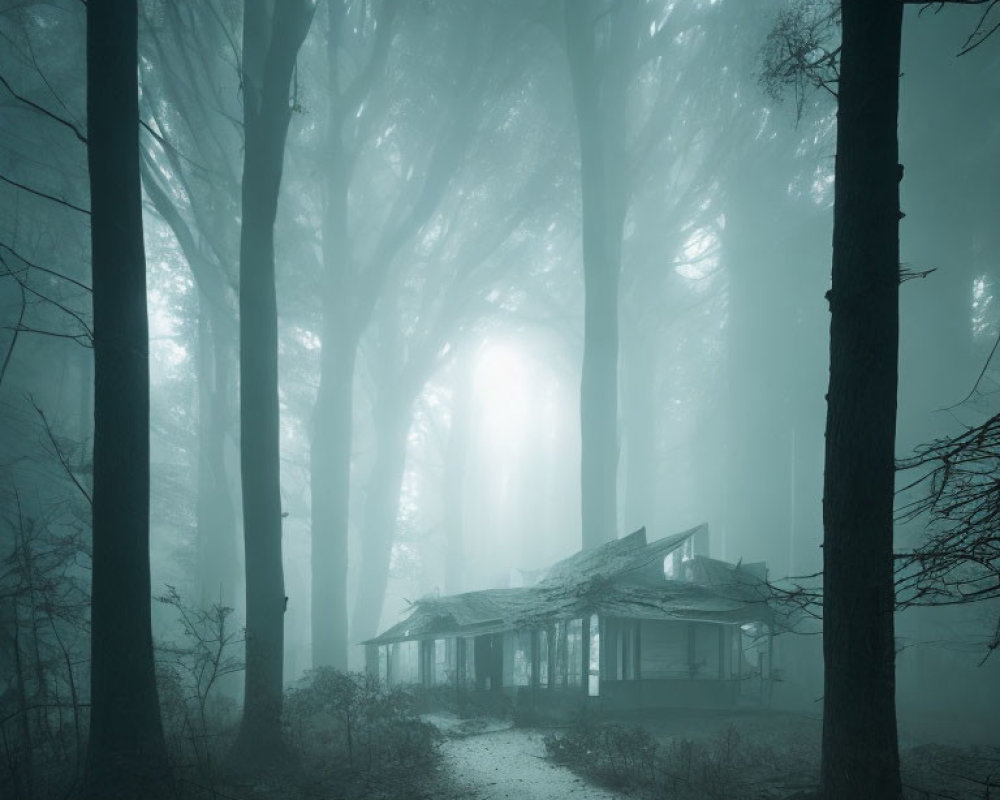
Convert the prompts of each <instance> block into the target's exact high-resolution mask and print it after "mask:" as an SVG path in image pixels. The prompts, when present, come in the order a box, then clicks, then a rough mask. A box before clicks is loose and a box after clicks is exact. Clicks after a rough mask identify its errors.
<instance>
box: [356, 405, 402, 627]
mask: <svg viewBox="0 0 1000 800" xmlns="http://www.w3.org/2000/svg"><path fill="white" fill-rule="evenodd" d="M400 394H402V395H405V397H406V398H407V399H406V400H403V399H401V398H400V397H399V396H396V397H391V396H387V395H391V390H388V391H387V390H384V389H383V390H382V391H380V397H379V400H378V402H377V405H376V409H375V430H376V438H377V451H376V454H375V465H374V467H373V468H372V474H371V476H370V477H369V479H368V489H367V494H366V497H365V506H364V517H363V525H364V527H363V528H362V533H361V574H360V578H359V581H358V595H357V601H356V602H355V605H354V615H353V620H352V621H353V626H352V629H351V630H352V634H353V636H354V640H355V641H359V642H360V641H363V640H365V639H368V638H371V637H372V636H375V634H376V633H378V630H377V629H378V624H379V621H380V620H381V618H382V606H383V604H384V602H385V589H386V586H387V585H388V581H389V564H390V561H391V558H392V543H393V540H394V538H395V533H396V519H397V517H398V516H399V496H400V492H401V490H402V486H403V472H404V470H405V468H406V451H407V443H408V442H407V435H408V434H409V430H410V423H411V421H412V411H411V406H412V399H411V393H409V392H400Z"/></svg>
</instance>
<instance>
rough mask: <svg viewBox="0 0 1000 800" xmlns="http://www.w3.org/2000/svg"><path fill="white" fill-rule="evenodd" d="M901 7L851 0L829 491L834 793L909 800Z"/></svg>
mask: <svg viewBox="0 0 1000 800" xmlns="http://www.w3.org/2000/svg"><path fill="white" fill-rule="evenodd" d="M901 23H902V4H901V3H899V2H898V0H877V1H876V0H845V1H844V3H843V51H842V60H841V73H840V84H839V110H838V127H837V165H836V188H835V199H834V233H833V284H832V289H831V291H830V294H829V299H830V310H831V313H832V320H831V326H830V390H829V395H828V397H827V402H828V409H827V427H826V474H825V480H824V495H823V524H824V549H823V574H824V592H823V594H824V609H823V617H824V629H823V652H824V661H825V666H826V677H825V691H824V715H823V765H822V781H823V796H824V798H825V800H847V798H880V800H892V798H900V797H902V789H901V786H900V777H899V752H898V743H897V736H896V708H895V676H894V664H895V652H894V643H893V609H894V596H893V572H892V568H893V562H892V531H893V488H894V460H893V459H894V446H895V434H896V384H897V360H898V339H899V335H898V323H899V302H898V300H899V274H898V269H899V183H898V182H899V168H898V166H897V163H898V144H897V140H896V126H897V122H896V120H897V112H898V106H899V100H898V98H899V53H900V35H901Z"/></svg>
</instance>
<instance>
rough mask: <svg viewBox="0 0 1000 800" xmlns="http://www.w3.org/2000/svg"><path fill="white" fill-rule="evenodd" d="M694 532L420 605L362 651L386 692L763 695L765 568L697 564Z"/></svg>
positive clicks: (525, 696)
mask: <svg viewBox="0 0 1000 800" xmlns="http://www.w3.org/2000/svg"><path fill="white" fill-rule="evenodd" d="M707 539H708V529H707V526H705V525H702V526H699V527H697V528H692V529H691V530H688V531H685V532H684V533H680V534H677V535H675V536H670V537H666V538H663V539H659V540H657V541H654V542H647V541H646V532H645V529H640V530H638V531H636V532H635V533H633V534H631V535H629V536H626V537H624V538H622V539H617V540H614V541H611V542H608V543H607V544H605V545H602V546H601V547H598V548H594V549H592V550H586V551H582V552H579V553H577V554H576V555H573V556H571V557H569V558H567V559H565V560H563V561H561V562H559V563H557V564H556V565H555V566H553V567H552V568H551V569H550V570H548V572H547V573H546V574H544V576H543V577H542V578H541V579H540V580H539V581H538V582H537V583H536V584H535V585H533V586H525V587H517V588H506V589H488V590H483V591H475V592H467V593H464V594H459V595H454V596H449V597H426V598H423V599H421V600H418V601H416V602H415V603H414V604H413V606H412V610H411V612H410V614H409V616H408V617H407V618H406V619H405V620H403V621H402V622H400V623H398V624H396V625H394V626H393V627H391V628H390V629H389V630H387V631H385V632H384V633H382V634H381V635H380V636H377V637H376V638H374V639H371V640H369V641H368V642H365V644H366V645H367V647H368V654H369V664H371V665H372V666H374V661H375V660H376V659H377V662H378V669H379V674H380V675H381V676H382V678H383V679H384V680H385V681H386V682H387V683H388V684H390V685H401V684H417V685H422V686H426V687H432V686H452V687H455V688H456V689H458V690H460V691H469V692H487V693H502V694H503V695H506V696H509V697H517V698H518V700H519V702H524V701H528V702H532V703H537V704H539V705H550V706H554V707H559V706H578V705H579V704H580V703H581V702H583V703H586V704H588V705H594V706H596V707H600V708H605V709H621V710H625V709H639V708H643V709H647V708H655V707H670V706H703V707H720V706H731V705H736V704H738V703H740V702H748V701H749V702H761V701H767V700H768V699H769V695H770V691H771V684H772V677H773V674H774V673H773V669H772V665H773V655H774V646H773V638H774V637H773V634H774V631H775V614H774V611H773V609H772V606H771V605H770V604H769V603H768V596H769V595H768V592H767V582H766V570H765V567H764V565H763V564H762V563H761V564H738V565H733V564H728V563H726V562H723V561H718V560H715V559H711V558H708V557H707V556H704V555H698V554H697V552H698V550H699V549H700V548H699V546H698V545H699V543H700V542H707Z"/></svg>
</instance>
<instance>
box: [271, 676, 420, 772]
mask: <svg viewBox="0 0 1000 800" xmlns="http://www.w3.org/2000/svg"><path fill="white" fill-rule="evenodd" d="M284 722H285V729H286V733H287V735H288V740H289V743H290V744H292V745H293V746H294V747H295V748H296V749H297V750H298V751H299V752H300V753H301V754H302V757H303V759H304V760H305V761H306V762H308V763H309V764H310V765H311V766H312V767H313V768H319V769H322V770H326V771H333V772H337V773H340V774H342V775H353V776H355V777H358V776H363V777H364V778H365V780H367V781H371V780H375V779H376V778H377V779H379V780H383V779H386V780H389V779H392V776H393V775H398V774H401V773H402V772H403V771H404V770H405V771H407V773H408V774H412V771H413V770H417V771H426V772H429V771H430V770H431V769H432V768H433V766H434V765H435V763H436V755H437V742H438V740H439V734H438V731H437V729H436V728H435V727H434V726H433V725H431V724H430V723H428V722H425V721H423V720H421V719H420V718H419V717H418V716H417V715H416V713H415V712H414V707H413V698H412V697H411V696H410V695H409V694H407V693H406V692H404V691H402V690H400V689H387V688H386V687H385V686H383V684H382V683H381V682H380V681H379V680H378V678H377V677H374V676H372V675H368V674H364V673H357V672H339V671H337V670H335V669H332V668H321V669H317V670H313V671H312V672H309V673H308V674H307V675H306V676H305V678H303V680H302V681H301V682H300V685H299V686H297V687H296V688H294V689H292V690H290V691H289V692H288V695H287V697H286V701H285V715H284Z"/></svg>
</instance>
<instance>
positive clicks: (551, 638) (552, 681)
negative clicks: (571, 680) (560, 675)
mask: <svg viewBox="0 0 1000 800" xmlns="http://www.w3.org/2000/svg"><path fill="white" fill-rule="evenodd" d="M547 637H548V647H547V648H546V650H547V653H546V654H547V655H548V661H549V685H548V689H549V691H553V690H554V689H555V685H556V647H557V645H556V626H555V625H549V627H548V634H547Z"/></svg>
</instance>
